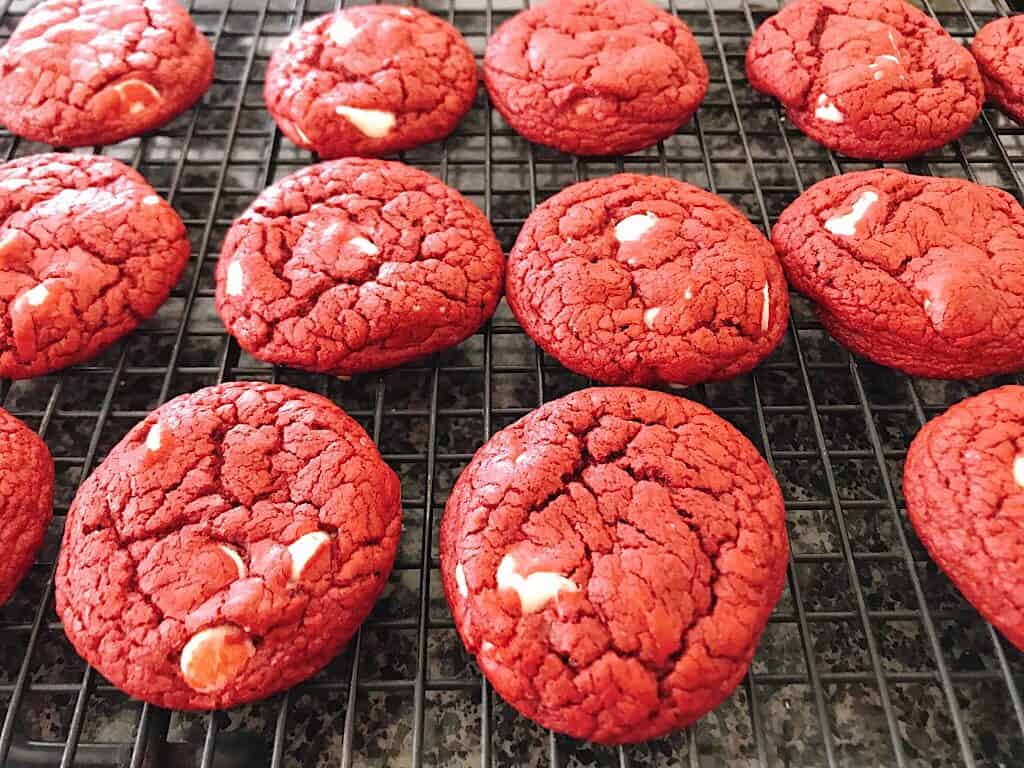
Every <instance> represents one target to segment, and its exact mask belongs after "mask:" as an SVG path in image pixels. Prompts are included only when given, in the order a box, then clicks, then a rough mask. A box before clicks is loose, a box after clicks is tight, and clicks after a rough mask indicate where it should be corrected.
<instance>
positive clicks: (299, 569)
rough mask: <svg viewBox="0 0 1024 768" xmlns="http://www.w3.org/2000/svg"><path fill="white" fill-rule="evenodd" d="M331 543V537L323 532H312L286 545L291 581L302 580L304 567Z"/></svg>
mask: <svg viewBox="0 0 1024 768" xmlns="http://www.w3.org/2000/svg"><path fill="white" fill-rule="evenodd" d="M330 543H331V537H330V536H329V535H328V534H326V533H324V532H323V531H314V532H313V533H307V534H306V535H305V536H300V537H299V538H298V539H296V540H295V541H294V542H293V543H292V544H289V545H288V554H289V555H291V558H292V572H291V580H292V582H296V581H298V580H299V579H301V578H302V574H303V572H304V571H305V570H306V567H307V566H308V565H309V564H310V563H311V562H312V561H313V558H315V557H316V556H317V554H319V552H320V551H321V550H322V549H323V548H324V547H325V546H329V545H330Z"/></svg>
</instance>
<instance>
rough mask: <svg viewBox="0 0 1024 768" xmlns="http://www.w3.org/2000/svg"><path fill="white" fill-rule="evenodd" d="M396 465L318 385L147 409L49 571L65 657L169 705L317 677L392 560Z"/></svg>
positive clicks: (189, 398)
mask: <svg viewBox="0 0 1024 768" xmlns="http://www.w3.org/2000/svg"><path fill="white" fill-rule="evenodd" d="M401 525H402V513H401V506H400V488H399V482H398V477H397V475H395V473H394V472H393V471H391V469H389V468H388V466H387V465H386V464H385V463H384V461H383V460H382V459H381V457H380V454H379V453H378V452H377V449H376V447H375V446H374V445H373V443H372V442H371V441H370V438H369V437H368V436H367V434H366V432H365V431H364V430H363V429H362V427H360V426H359V424H357V423H356V422H355V421H354V420H352V419H351V418H349V417H348V416H347V415H346V414H345V412H344V411H342V410H341V409H340V408H338V407H337V406H336V405H334V404H333V403H331V402H330V401H329V400H327V399H325V398H323V397H320V396H319V395H313V394H309V393H307V392H303V391H301V390H298V389H292V388H291V387H284V386H278V385H273V384H260V383H251V382H239V383H232V384H223V385H220V386H216V387H208V388H206V389H201V390H199V391H198V392H196V393H194V394H191V395H183V396H181V397H178V398H176V399H174V400H172V401H171V402H169V403H167V404H166V405H164V406H163V407H161V408H159V409H158V410H156V411H155V412H153V413H152V414H150V415H149V416H148V417H147V418H146V419H145V421H143V422H141V423H140V424H138V425H136V426H135V427H134V428H133V429H132V430H131V431H130V432H129V433H128V434H127V435H126V436H125V438H124V439H123V440H122V441H121V442H120V443H119V444H118V445H117V446H116V447H115V448H114V449H113V450H112V451H111V452H110V454H109V455H108V456H107V458H106V460H105V461H104V462H103V464H102V465H101V466H100V467H99V469H97V470H96V471H95V472H94V473H93V474H92V475H91V476H90V477H89V479H88V480H87V481H86V482H85V483H84V484H83V485H82V487H81V489H80V490H79V492H78V494H77V496H76V497H75V500H74V503H73V504H72V505H71V509H70V511H69V512H68V519H67V525H66V528H65V532H64V542H63V545H62V548H61V554H60V562H59V564H58V568H57V578H56V590H57V613H58V615H59V616H60V618H61V621H62V622H63V623H64V630H65V632H67V635H68V638H69V639H70V640H71V643H72V644H73V645H74V646H75V649H76V650H77V651H78V653H79V654H80V655H81V656H82V657H83V658H85V660H86V661H88V662H89V663H90V664H92V665H93V666H95V667H96V669H97V670H98V671H99V672H100V674H102V675H103V676H104V677H105V678H106V679H108V680H109V681H110V682H112V683H113V684H114V685H116V686H117V687H118V688H121V689H122V690H124V691H125V692H127V693H128V694H130V695H132V696H135V697H137V698H140V699H143V700H144V701H148V702H150V703H152V704H155V705H157V706H161V707H167V708H169V709H189V710H194V709H214V708H227V707H232V706H235V705H237V704H242V703H245V702H249V701H254V700H257V699H261V698H264V697H265V696H268V695H270V694H271V693H274V692H276V691H280V690H283V689H286V688H289V687H291V686H293V685H295V684H297V683H299V682H301V681H303V680H305V679H307V678H309V677H311V676H312V675H314V674H316V672H317V671H319V670H320V669H321V668H322V667H323V666H324V665H326V664H327V662H329V661H330V660H331V658H333V657H334V656H335V655H336V654H337V653H338V651H340V650H341V648H342V647H343V646H344V645H345V643H346V642H347V641H348V639H349V638H350V637H351V636H352V635H353V634H354V633H355V631H356V629H357V628H358V627H359V625H360V623H362V621H363V619H364V618H366V616H367V615H368V614H369V613H370V610H371V608H372V607H373V604H374V602H375V601H376V599H377V597H378V595H379V594H380V592H381V590H382V589H383V588H384V585H385V583H386V582H387V579H388V574H389V573H390V571H391V567H392V564H393V563H394V559H395V552H396V549H397V546H398V537H399V534H400V532H401Z"/></svg>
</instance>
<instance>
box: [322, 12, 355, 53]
mask: <svg viewBox="0 0 1024 768" xmlns="http://www.w3.org/2000/svg"><path fill="white" fill-rule="evenodd" d="M359 31H360V30H359V27H357V26H356V25H355V24H353V23H352V22H351V21H349V20H348V19H347V18H345V17H344V16H339V17H338V18H337V20H336V21H335V22H334V23H333V24H331V26H330V28H329V29H328V30H327V35H328V36H329V37H330V38H331V40H332V41H333V42H334V44H335V45H340V46H342V47H344V46H346V45H348V44H349V43H351V42H352V41H353V40H355V39H356V37H358V36H359Z"/></svg>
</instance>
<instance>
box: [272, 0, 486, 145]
mask: <svg viewBox="0 0 1024 768" xmlns="http://www.w3.org/2000/svg"><path fill="white" fill-rule="evenodd" d="M476 83H477V74H476V60H475V59H474V58H473V51H472V50H471V49H470V47H469V46H468V45H467V44H466V41H465V40H463V39H462V36H461V35H460V34H459V32H458V30H456V29H455V28H454V27H453V26H452V25H451V24H448V23H447V22H446V21H443V20H441V19H439V18H438V17H436V16H434V15H433V14H430V13H427V12H426V11H422V10H420V9H418V8H406V7H401V8H399V7H397V6H393V5H378V6H370V7H362V8H349V9H346V10H343V11H338V12H336V13H331V14H327V15H326V16H321V17H320V18H318V19H315V20H313V21H311V22H309V23H308V24H305V25H303V26H302V27H301V28H300V29H298V30H296V31H295V32H293V33H292V34H291V35H290V36H289V37H288V39H287V40H285V41H284V44H283V45H282V46H281V47H280V48H278V49H277V50H276V51H274V54H273V55H272V56H271V57H270V65H269V66H268V67H267V78H266V83H265V85H264V90H263V95H264V99H265V100H266V102H267V109H268V110H269V111H270V114H271V115H273V117H274V120H276V121H277V124H278V125H279V126H280V127H281V130H282V131H283V132H284V134H285V135H286V136H287V137H288V138H289V139H291V140H292V141H293V142H294V143H295V144H298V145H299V146H300V147H304V148H306V149H311V150H313V151H315V152H317V153H318V154H319V155H320V156H322V157H325V158H332V157H341V156H343V155H371V156H372V155H389V154H392V153H394V152H399V151H401V150H403V149H409V148H411V147H415V146H417V145H419V144H425V143H427V142H430V141H436V140H437V139H440V138H443V137H445V136H447V135H448V134H449V133H451V132H452V131H453V130H455V126H456V125H458V123H459V120H461V119H462V116H463V115H464V114H466V112H467V111H468V110H469V108H470V107H471V106H472V104H473V98H474V97H475V96H476Z"/></svg>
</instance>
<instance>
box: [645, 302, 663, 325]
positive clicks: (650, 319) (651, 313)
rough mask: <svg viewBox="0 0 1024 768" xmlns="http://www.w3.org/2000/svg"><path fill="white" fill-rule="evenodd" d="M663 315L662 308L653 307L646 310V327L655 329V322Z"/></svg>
mask: <svg viewBox="0 0 1024 768" xmlns="http://www.w3.org/2000/svg"><path fill="white" fill-rule="evenodd" d="M660 314H661V307H651V308H650V309H645V310H644V325H646V326H647V327H648V328H654V321H655V319H657V317H658V315H660Z"/></svg>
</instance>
